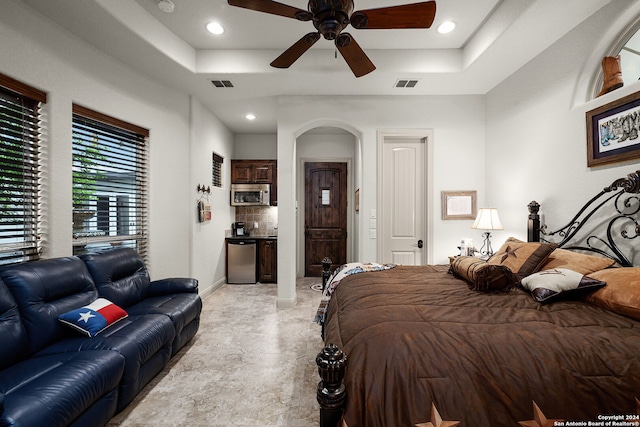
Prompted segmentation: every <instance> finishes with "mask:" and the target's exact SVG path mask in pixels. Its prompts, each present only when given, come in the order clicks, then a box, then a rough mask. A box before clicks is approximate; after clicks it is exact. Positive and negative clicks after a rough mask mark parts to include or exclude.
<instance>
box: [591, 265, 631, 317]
mask: <svg viewBox="0 0 640 427" xmlns="http://www.w3.org/2000/svg"><path fill="white" fill-rule="evenodd" d="M589 277H592V278H594V279H597V280H602V281H603V282H607V286H605V287H604V288H602V289H598V290H597V291H595V292H594V293H592V294H589V295H588V296H587V297H586V298H585V301H587V302H589V303H591V304H594V305H597V306H598V307H602V308H606V309H607V310H611V311H613V312H616V313H618V314H622V315H623V316H628V317H631V318H634V319H637V320H640V268H639V267H635V268H634V267H620V268H607V269H606V270H600V271H596V272H595V273H591V274H589Z"/></svg>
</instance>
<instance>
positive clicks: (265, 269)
mask: <svg viewBox="0 0 640 427" xmlns="http://www.w3.org/2000/svg"><path fill="white" fill-rule="evenodd" d="M225 240H226V275H227V283H230V284H231V283H233V284H235V283H256V282H260V283H276V282H277V281H278V239H277V238H276V237H273V236H253V237H251V236H243V237H227V238H226V239H225ZM251 249H252V251H251Z"/></svg>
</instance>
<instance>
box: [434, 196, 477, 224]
mask: <svg viewBox="0 0 640 427" xmlns="http://www.w3.org/2000/svg"><path fill="white" fill-rule="evenodd" d="M441 194H442V219H443V220H452V219H476V212H477V206H476V192H475V191H443V192H442V193H441Z"/></svg>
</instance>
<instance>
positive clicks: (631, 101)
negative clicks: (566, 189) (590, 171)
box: [586, 92, 640, 167]
mask: <svg viewBox="0 0 640 427" xmlns="http://www.w3.org/2000/svg"><path fill="white" fill-rule="evenodd" d="M586 116H587V165H588V166H589V167H592V166H600V165H605V164H610V163H619V162H624V161H626V160H632V159H638V158H640V138H638V134H639V133H640V92H636V93H632V94H631V95H627V96H625V97H623V98H620V99H617V100H615V101H612V102H610V103H608V104H605V105H603V106H601V107H598V108H595V109H593V110H591V111H587V113H586Z"/></svg>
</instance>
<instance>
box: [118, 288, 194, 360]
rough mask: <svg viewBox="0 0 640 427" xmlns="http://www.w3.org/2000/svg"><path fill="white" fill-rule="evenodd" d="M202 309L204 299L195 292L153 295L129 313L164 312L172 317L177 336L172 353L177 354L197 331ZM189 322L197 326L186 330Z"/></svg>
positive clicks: (132, 307) (132, 308)
mask: <svg viewBox="0 0 640 427" xmlns="http://www.w3.org/2000/svg"><path fill="white" fill-rule="evenodd" d="M201 311H202V300H201V299H200V296H199V295H198V294H193V293H182V294H170V295H162V296H157V297H151V298H147V299H145V300H144V301H141V302H139V303H138V304H136V305H134V306H131V307H129V313H130V314H132V315H136V314H163V315H165V316H168V317H169V319H171V322H172V323H173V326H174V328H175V330H176V336H175V338H174V342H173V344H172V352H171V353H172V355H173V354H176V353H177V352H178V350H180V348H182V346H183V345H184V344H185V343H186V342H187V341H189V340H190V339H191V338H192V337H193V335H195V333H196V332H197V330H198V327H197V325H199V324H200V312H201ZM189 324H193V325H192V326H195V328H189V330H186V329H185V327H186V326H187V325H189Z"/></svg>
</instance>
